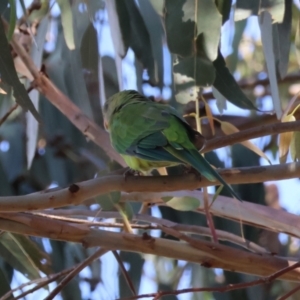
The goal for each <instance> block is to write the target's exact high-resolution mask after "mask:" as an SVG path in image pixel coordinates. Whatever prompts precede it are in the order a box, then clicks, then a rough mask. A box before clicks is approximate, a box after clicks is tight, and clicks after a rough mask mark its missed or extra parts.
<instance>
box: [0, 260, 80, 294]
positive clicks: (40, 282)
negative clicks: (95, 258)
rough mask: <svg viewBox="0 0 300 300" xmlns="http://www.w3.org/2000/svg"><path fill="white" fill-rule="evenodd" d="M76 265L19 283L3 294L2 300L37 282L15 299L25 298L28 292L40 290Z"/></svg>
mask: <svg viewBox="0 0 300 300" xmlns="http://www.w3.org/2000/svg"><path fill="white" fill-rule="evenodd" d="M75 267H76V266H73V267H71V268H68V269H65V270H63V271H61V272H59V273H55V274H51V275H48V276H46V277H42V278H38V279H34V280H30V281H28V282H25V283H23V284H21V285H19V286H18V287H16V288H14V289H11V290H10V291H8V292H7V293H6V294H5V295H3V296H2V297H1V298H0V300H6V299H8V298H9V297H10V296H11V295H12V294H13V292H16V291H18V290H20V289H22V288H24V287H26V286H28V285H32V284H37V285H36V286H34V287H33V288H31V289H28V290H27V291H25V292H23V293H21V294H20V295H18V296H16V297H15V298H14V299H15V300H17V299H21V298H24V297H25V296H27V295H28V294H31V293H33V292H35V291H37V290H39V289H40V288H42V287H44V286H45V285H47V284H49V283H51V282H53V281H55V280H57V279H59V278H60V277H62V276H64V275H66V274H68V273H70V272H71V271H72V270H73V269H74V268H75Z"/></svg>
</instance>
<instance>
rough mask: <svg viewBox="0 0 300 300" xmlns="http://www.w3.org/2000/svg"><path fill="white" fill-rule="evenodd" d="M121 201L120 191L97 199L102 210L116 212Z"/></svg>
mask: <svg viewBox="0 0 300 300" xmlns="http://www.w3.org/2000/svg"><path fill="white" fill-rule="evenodd" d="M120 200H121V193H120V192H119V191H114V192H110V193H107V194H104V195H100V196H98V197H96V202H97V203H98V204H100V206H101V208H102V210H115V204H118V203H119V202H120Z"/></svg>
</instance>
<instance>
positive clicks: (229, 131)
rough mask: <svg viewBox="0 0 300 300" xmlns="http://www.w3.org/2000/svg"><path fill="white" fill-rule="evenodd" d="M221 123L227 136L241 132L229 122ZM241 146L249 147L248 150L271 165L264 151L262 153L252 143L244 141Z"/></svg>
mask: <svg viewBox="0 0 300 300" xmlns="http://www.w3.org/2000/svg"><path fill="white" fill-rule="evenodd" d="M219 122H220V124H221V129H222V131H223V132H224V133H225V134H226V135H228V134H232V133H236V132H239V130H238V129H237V128H236V127H235V126H234V125H232V124H230V123H228V122H221V121H219ZM241 144H242V145H244V146H245V147H247V148H248V149H250V150H251V151H253V152H254V153H256V154H258V155H259V156H260V157H263V158H264V159H266V160H267V161H268V163H269V164H270V165H271V161H270V160H269V158H268V156H267V155H266V154H265V153H264V152H263V151H261V150H260V149H259V148H258V147H257V146H255V145H254V144H253V143H251V142H250V141H244V142H241Z"/></svg>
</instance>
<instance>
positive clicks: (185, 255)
mask: <svg viewBox="0 0 300 300" xmlns="http://www.w3.org/2000/svg"><path fill="white" fill-rule="evenodd" d="M4 215H5V216H4ZM75 228H76V229H75ZM0 230H5V231H10V232H15V233H20V234H26V235H33V236H39V237H46V238H51V239H56V240H63V241H70V242H77V243H82V244H83V246H85V247H95V246H100V247H104V248H106V249H110V250H121V251H129V252H137V253H148V254H153V255H159V256H165V257H169V258H172V259H178V260H185V261H189V262H195V263H199V264H201V265H202V266H204V267H209V268H222V269H224V270H230V271H234V272H241V273H248V274H254V275H258V276H268V275H269V274H272V273H274V272H277V271H278V270H282V269H283V268H286V267H287V266H291V265H293V264H294V262H292V261H288V260H285V259H282V258H278V257H275V256H272V255H268V254H261V253H260V254H255V253H251V252H246V251H243V250H240V249H235V248H231V247H228V246H225V245H221V244H214V243H211V242H207V241H203V240H197V243H194V244H193V246H191V245H189V244H187V243H184V242H178V241H172V240H167V239H162V238H153V237H151V236H149V235H147V234H144V235H143V236H139V235H133V234H129V233H125V232H111V231H105V230H99V229H90V228H87V227H86V226H85V225H82V224H80V225H79V224H76V227H75V226H74V224H70V223H68V222H65V221H61V220H51V219H49V218H44V217H41V216H38V215H32V214H26V213H14V214H2V215H1V218H0ZM280 277H281V278H282V279H284V280H292V281H299V280H300V269H296V270H293V271H291V272H289V273H284V274H283V273H282V274H281V276H280Z"/></svg>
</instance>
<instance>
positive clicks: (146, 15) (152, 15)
mask: <svg viewBox="0 0 300 300" xmlns="http://www.w3.org/2000/svg"><path fill="white" fill-rule="evenodd" d="M138 3H139V10H140V12H141V15H142V18H143V20H144V21H145V25H146V27H147V29H148V32H149V35H150V41H151V45H152V53H153V57H154V61H155V65H156V68H157V79H158V83H157V85H158V86H159V87H160V88H163V86H164V58H163V46H164V41H165V30H164V27H163V24H162V22H161V18H160V16H159V15H158V14H157V12H156V11H155V10H154V8H153V6H152V5H151V3H150V1H149V0H138Z"/></svg>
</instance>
